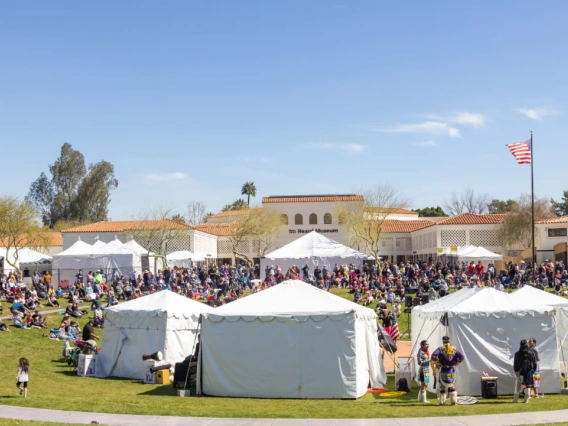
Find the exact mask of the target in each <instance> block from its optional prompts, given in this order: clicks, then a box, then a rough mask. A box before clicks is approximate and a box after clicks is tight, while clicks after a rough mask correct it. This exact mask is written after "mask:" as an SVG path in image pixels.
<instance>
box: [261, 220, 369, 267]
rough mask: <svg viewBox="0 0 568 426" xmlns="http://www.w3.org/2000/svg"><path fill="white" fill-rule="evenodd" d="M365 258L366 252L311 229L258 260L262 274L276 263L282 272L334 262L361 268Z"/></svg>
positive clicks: (329, 264)
mask: <svg viewBox="0 0 568 426" xmlns="http://www.w3.org/2000/svg"><path fill="white" fill-rule="evenodd" d="M367 258H368V256H367V255H366V254H363V253H360V252H358V251H357V250H354V249H352V248H351V247H347V246H346V245H343V244H341V243H338V242H337V241H334V240H332V239H331V238H328V237H326V236H324V235H322V234H319V233H317V232H316V231H312V232H310V233H308V234H306V235H304V236H303V237H300V238H298V239H297V240H294V241H292V242H291V243H289V244H287V245H285V246H284V247H281V248H279V249H278V250H275V251H273V252H272V253H268V254H267V255H265V256H264V257H263V258H262V259H261V260H260V271H261V272H260V273H261V274H264V271H265V270H266V267H267V266H269V265H274V266H276V265H278V266H279V267H280V268H281V269H282V273H284V274H285V273H286V271H287V270H288V269H289V268H290V267H292V266H294V265H297V266H299V267H300V269H301V268H302V267H303V266H304V265H308V266H309V268H310V271H312V272H313V271H314V269H315V267H316V266H317V265H319V267H320V268H321V267H323V266H324V265H327V266H328V267H329V268H333V266H334V265H335V264H336V263H337V264H340V265H342V264H346V263H347V264H351V263H353V264H355V265H356V266H357V267H358V268H361V267H362V266H363V261H364V260H366V259H367Z"/></svg>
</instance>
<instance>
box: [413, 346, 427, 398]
mask: <svg viewBox="0 0 568 426" xmlns="http://www.w3.org/2000/svg"><path fill="white" fill-rule="evenodd" d="M429 346H430V345H429V343H428V340H422V341H421V342H420V349H419V350H418V354H417V355H416V362H417V364H418V380H419V381H420V390H419V391H418V402H430V401H428V399H426V390H427V389H428V383H429V382H430V352H429V351H428V347H429Z"/></svg>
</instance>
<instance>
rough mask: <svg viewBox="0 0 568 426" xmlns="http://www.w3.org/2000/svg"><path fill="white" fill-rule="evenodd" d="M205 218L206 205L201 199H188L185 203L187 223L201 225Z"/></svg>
mask: <svg viewBox="0 0 568 426" xmlns="http://www.w3.org/2000/svg"><path fill="white" fill-rule="evenodd" d="M205 219H207V206H206V205H205V203H203V202H201V201H190V202H189V204H188V205H187V224H188V225H201V224H202V223H205Z"/></svg>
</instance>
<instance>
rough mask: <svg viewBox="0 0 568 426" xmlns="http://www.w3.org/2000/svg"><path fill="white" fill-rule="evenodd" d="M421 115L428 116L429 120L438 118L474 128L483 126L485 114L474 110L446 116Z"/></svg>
mask: <svg viewBox="0 0 568 426" xmlns="http://www.w3.org/2000/svg"><path fill="white" fill-rule="evenodd" d="M421 117H424V118H428V119H430V120H438V121H443V122H448V123H454V124H460V125H462V126H464V125H468V126H472V127H475V128H477V127H483V126H485V116H483V115H482V114H477V113H474V112H458V113H456V114H453V115H448V116H440V115H433V114H426V115H422V116H421Z"/></svg>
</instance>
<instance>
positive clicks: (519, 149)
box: [507, 139, 531, 164]
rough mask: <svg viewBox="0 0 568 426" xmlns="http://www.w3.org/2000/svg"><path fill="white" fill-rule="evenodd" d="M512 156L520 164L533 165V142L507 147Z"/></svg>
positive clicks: (511, 144)
mask: <svg viewBox="0 0 568 426" xmlns="http://www.w3.org/2000/svg"><path fill="white" fill-rule="evenodd" d="M507 148H509V151H511V154H513V155H514V156H515V158H516V159H517V163H519V164H530V163H531V141H530V139H529V140H528V141H525V142H515V143H510V144H508V145H507Z"/></svg>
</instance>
